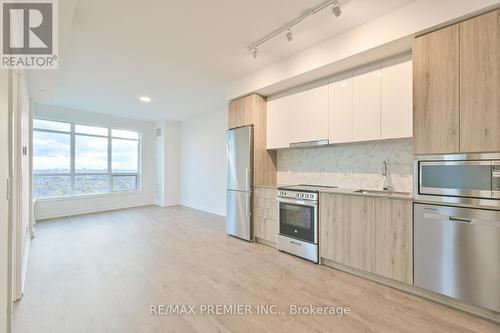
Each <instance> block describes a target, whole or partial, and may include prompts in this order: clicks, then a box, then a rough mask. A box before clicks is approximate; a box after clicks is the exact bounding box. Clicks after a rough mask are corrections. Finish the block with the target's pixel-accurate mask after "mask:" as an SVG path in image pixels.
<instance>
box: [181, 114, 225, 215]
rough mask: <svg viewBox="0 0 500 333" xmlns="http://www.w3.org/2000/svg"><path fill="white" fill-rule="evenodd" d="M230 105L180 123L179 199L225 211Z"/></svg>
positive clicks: (203, 208)
mask: <svg viewBox="0 0 500 333" xmlns="http://www.w3.org/2000/svg"><path fill="white" fill-rule="evenodd" d="M226 130H227V107H225V108H222V109H220V110H217V111H214V112H207V113H203V114H202V115H199V116H196V117H194V118H192V119H189V120H186V121H184V122H182V123H181V127H180V135H179V138H180V144H179V146H180V172H179V174H180V180H181V183H180V202H181V204H182V205H184V206H188V207H192V208H196V209H200V210H204V211H207V212H211V213H215V214H219V215H226Z"/></svg>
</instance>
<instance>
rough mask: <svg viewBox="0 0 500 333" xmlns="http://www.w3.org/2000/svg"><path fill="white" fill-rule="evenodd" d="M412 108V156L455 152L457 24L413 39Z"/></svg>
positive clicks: (456, 134) (457, 96)
mask: <svg viewBox="0 0 500 333" xmlns="http://www.w3.org/2000/svg"><path fill="white" fill-rule="evenodd" d="M413 108H414V113H413V136H414V138H413V150H414V153H415V154H431V153H453V152H458V151H459V148H460V145H459V119H460V116H459V31H458V26H457V25H453V26H450V27H447V28H444V29H441V30H438V31H436V32H432V33H430V34H427V35H424V36H421V37H418V38H416V39H415V40H414V42H413Z"/></svg>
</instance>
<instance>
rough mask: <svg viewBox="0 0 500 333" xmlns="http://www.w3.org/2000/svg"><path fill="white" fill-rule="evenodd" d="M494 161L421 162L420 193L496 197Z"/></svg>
mask: <svg viewBox="0 0 500 333" xmlns="http://www.w3.org/2000/svg"><path fill="white" fill-rule="evenodd" d="M491 176H492V165H491V161H440V162H430V161H429V162H420V166H419V194H422V195H438V196H452V197H468V198H487V199H490V198H491V197H492V187H491V186H492V184H491V179H492V177H491Z"/></svg>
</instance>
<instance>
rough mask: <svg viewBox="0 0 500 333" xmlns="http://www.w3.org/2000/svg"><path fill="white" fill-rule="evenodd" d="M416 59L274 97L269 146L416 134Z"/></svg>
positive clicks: (269, 129)
mask: <svg viewBox="0 0 500 333" xmlns="http://www.w3.org/2000/svg"><path fill="white" fill-rule="evenodd" d="M412 115H413V107H412V63H411V60H403V59H401V58H398V59H395V60H391V61H390V62H384V63H383V64H382V65H381V64H377V65H374V66H370V67H365V68H364V69H361V70H358V71H354V72H350V73H348V74H345V75H342V76H338V77H336V78H335V79H333V80H332V81H331V83H330V84H324V85H322V86H320V87H317V88H313V89H309V90H305V91H302V92H299V93H296V94H291V95H288V96H285V97H281V98H278V99H274V100H270V101H269V102H268V111H267V149H278V148H286V147H290V144H293V143H302V142H310V141H319V140H326V139H328V140H329V142H330V143H331V144H335V143H348V142H360V141H372V140H383V139H395V138H408V137H412V127H413V124H412Z"/></svg>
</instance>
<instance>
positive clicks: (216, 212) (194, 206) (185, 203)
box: [179, 202, 226, 217]
mask: <svg viewBox="0 0 500 333" xmlns="http://www.w3.org/2000/svg"><path fill="white" fill-rule="evenodd" d="M179 204H180V205H181V206H186V207H189V208H193V209H197V210H202V211H204V212H207V213H211V214H215V215H219V216H223V217H226V212H223V211H220V210H218V209H212V208H207V207H203V206H200V205H196V204H192V203H188V202H180V203H179Z"/></svg>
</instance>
